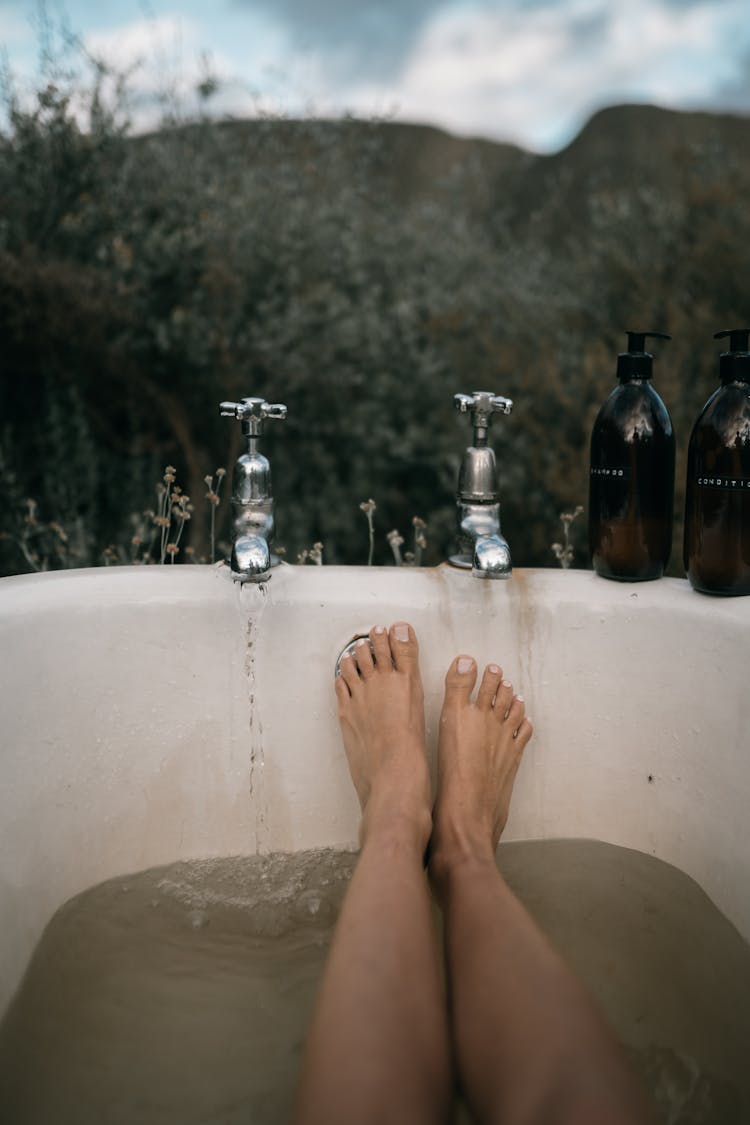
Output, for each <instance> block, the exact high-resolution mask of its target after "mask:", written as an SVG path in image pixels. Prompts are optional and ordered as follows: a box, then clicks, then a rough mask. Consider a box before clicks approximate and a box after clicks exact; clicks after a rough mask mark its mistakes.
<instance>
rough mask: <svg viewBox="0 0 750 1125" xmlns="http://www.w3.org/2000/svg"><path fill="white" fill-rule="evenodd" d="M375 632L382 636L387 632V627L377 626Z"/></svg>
mask: <svg viewBox="0 0 750 1125" xmlns="http://www.w3.org/2000/svg"><path fill="white" fill-rule="evenodd" d="M373 632H374V633H377V635H378V636H380V635H381V634H382V633H384V632H385V625H376V626H375V628H374V629H373Z"/></svg>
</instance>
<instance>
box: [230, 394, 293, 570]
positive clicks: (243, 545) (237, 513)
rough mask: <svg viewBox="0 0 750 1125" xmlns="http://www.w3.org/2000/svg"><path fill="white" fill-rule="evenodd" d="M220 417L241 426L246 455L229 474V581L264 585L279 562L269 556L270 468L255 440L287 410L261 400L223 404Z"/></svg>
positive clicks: (271, 514) (271, 513)
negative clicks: (234, 421)
mask: <svg viewBox="0 0 750 1125" xmlns="http://www.w3.org/2000/svg"><path fill="white" fill-rule="evenodd" d="M220 410H221V413H222V416H223V417H227V418H237V419H239V421H241V422H242V433H243V434H244V436H245V437H246V438H247V453H243V454H242V456H241V457H238V458H237V461H236V462H235V465H234V470H233V472H232V513H233V515H232V558H231V567H232V578H234V579H235V581H237V582H265V581H266V580H267V579H268V578H270V577H271V567H272V566H276V565H277V564H278V563H279V562H280V561H281V560H280V559H279V557H278V555H274V554H272V553H271V542H272V540H273V533H274V518H273V496H272V494H271V466H270V464H269V462H268V458H267V457H264V456H263V454H262V453H259V452H258V439H259V437H260V436H261V434H262V433H263V423H264V422H265V421H266V420H267V419H278V420H280V421H281V420H282V419H284V418H286V407H285V406H284V405H283V404H282V403H280V402H277V403H268V402H266V400H265V399H262V398H243V399H242V401H241V402H222V403H221V405H220Z"/></svg>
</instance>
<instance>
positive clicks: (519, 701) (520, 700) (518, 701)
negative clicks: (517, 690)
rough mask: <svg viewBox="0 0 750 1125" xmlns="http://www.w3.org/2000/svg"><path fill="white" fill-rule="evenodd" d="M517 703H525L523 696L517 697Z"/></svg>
mask: <svg viewBox="0 0 750 1125" xmlns="http://www.w3.org/2000/svg"><path fill="white" fill-rule="evenodd" d="M516 703H523V696H522V695H517V696H516Z"/></svg>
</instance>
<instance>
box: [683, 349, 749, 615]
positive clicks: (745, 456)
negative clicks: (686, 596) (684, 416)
mask: <svg viewBox="0 0 750 1125" xmlns="http://www.w3.org/2000/svg"><path fill="white" fill-rule="evenodd" d="M725 336H728V337H729V351H728V352H724V353H723V354H722V355H721V356H720V357H719V375H720V377H721V386H720V387H719V388H718V389H717V390H716V391H714V393H713V394H712V395H711V397H710V399H709V400H708V402H707V403H706V405H705V406H704V407H703V410H702V411H701V413H700V415H699V416H698V420H697V422H696V423H695V426H694V427H693V433H692V435H691V437H690V446H689V448H688V467H687V489H686V497H685V558H684V561H685V570H686V571H687V576H688V578H689V579H690V583H691V585H692V586H694V587H695V589H696V590H700V591H701V592H702V593H704V594H725V595H733V594H735V595H736V594H750V351H748V337H750V328H735V329H732V330H731V331H727V332H717V333H716V335H715V337H714V339H716V340H721V339H723V338H724V337H725Z"/></svg>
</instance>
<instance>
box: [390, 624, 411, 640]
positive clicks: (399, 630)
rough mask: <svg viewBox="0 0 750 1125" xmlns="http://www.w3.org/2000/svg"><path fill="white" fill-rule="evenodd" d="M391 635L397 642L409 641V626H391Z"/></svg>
mask: <svg viewBox="0 0 750 1125" xmlns="http://www.w3.org/2000/svg"><path fill="white" fill-rule="evenodd" d="M393 635H394V637H395V638H396V640H397V641H408V640H409V626H408V625H405V624H404V623H403V622H401V623H400V624H399V625H394V626H393Z"/></svg>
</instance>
